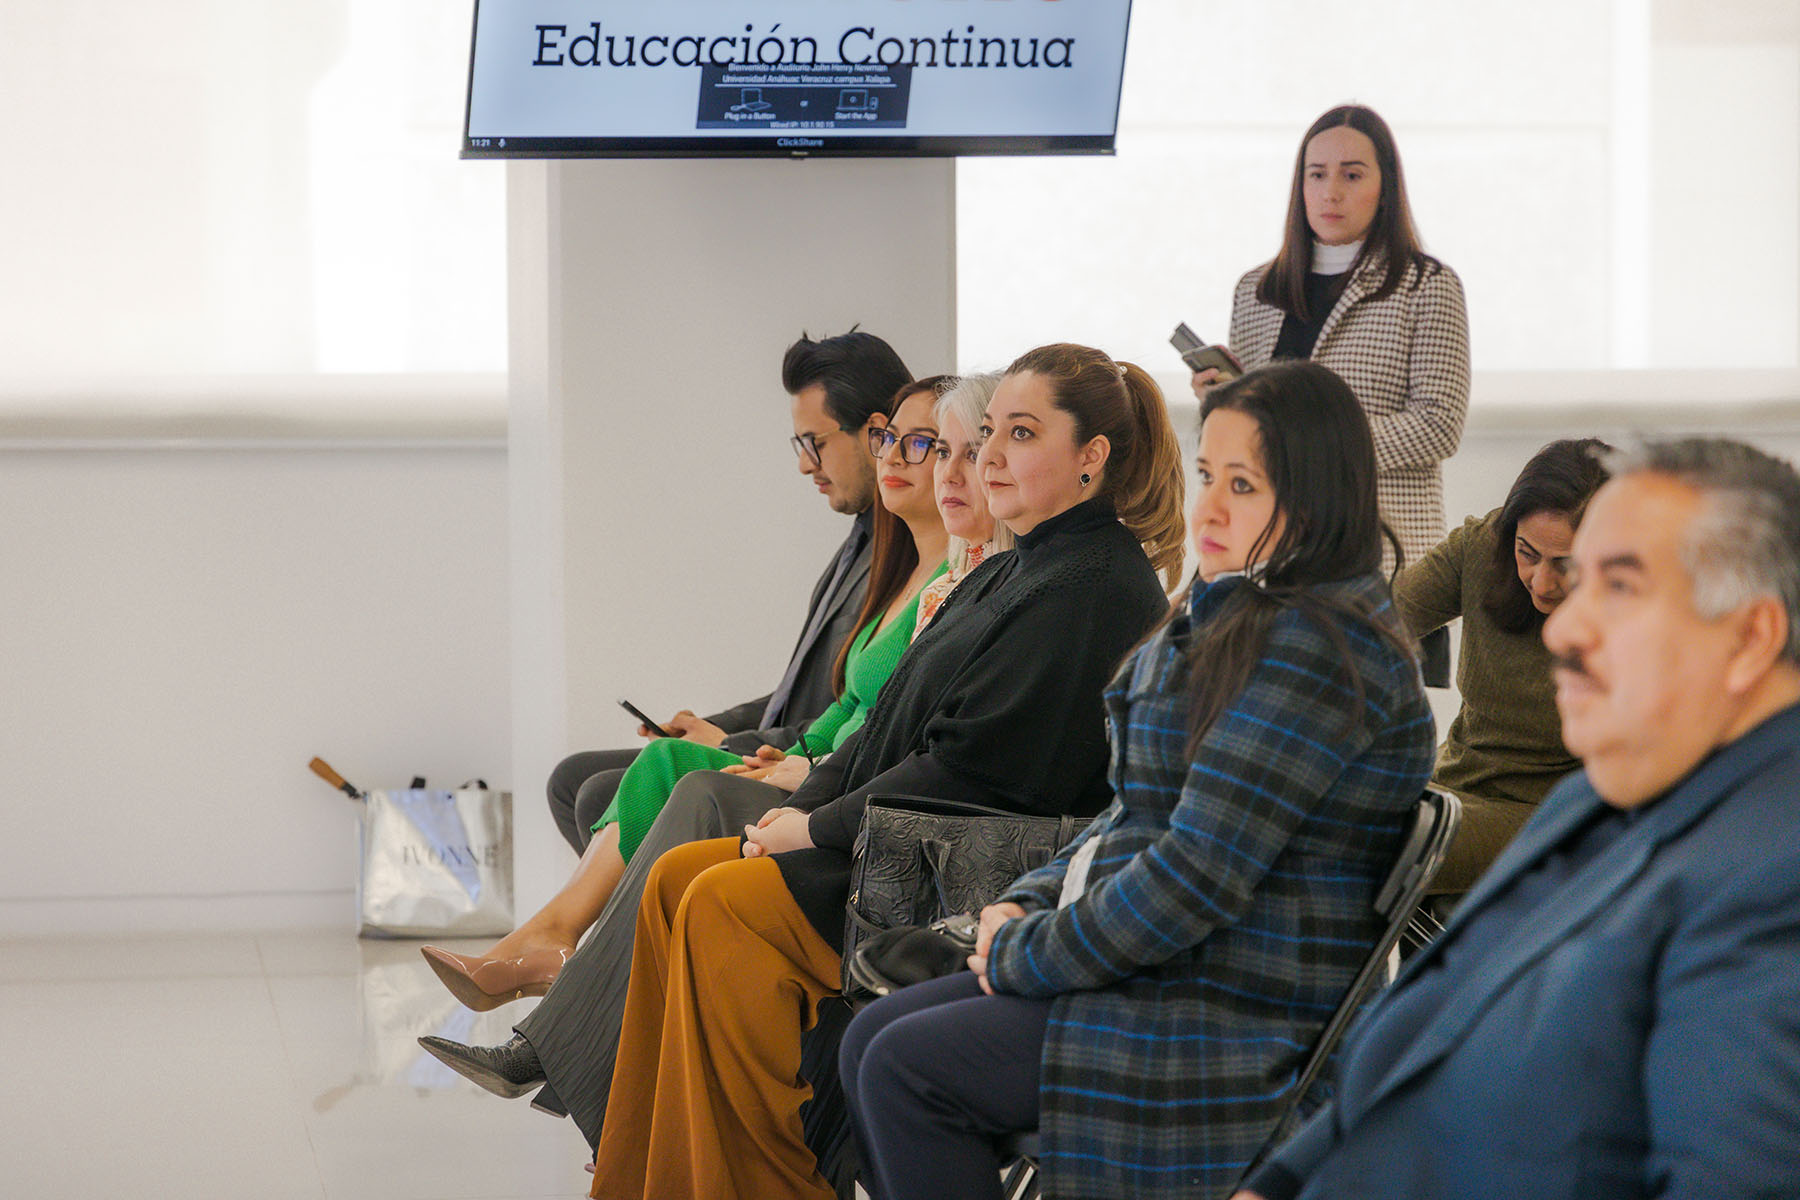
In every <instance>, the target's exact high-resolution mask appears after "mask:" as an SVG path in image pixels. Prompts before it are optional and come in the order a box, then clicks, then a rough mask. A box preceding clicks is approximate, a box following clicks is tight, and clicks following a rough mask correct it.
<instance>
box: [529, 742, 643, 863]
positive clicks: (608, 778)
mask: <svg viewBox="0 0 1800 1200" xmlns="http://www.w3.org/2000/svg"><path fill="white" fill-rule="evenodd" d="M637 756H638V752H637V750H635V749H631V750H583V751H581V752H579V753H577V754H571V755H569V757H567V758H565V759H563V760H562V761H561V762H559V763H557V764H556V769H555V770H554V771H552V772H550V782H549V783H548V784H547V785H546V787H545V789H544V790H545V791H546V792H548V793H549V799H550V816H551V819H553V820H554V821H555V822H556V827H557V829H559V830H561V831H562V835H563V840H564V841H566V842H568V843H569V845H571V846H573V847H574V848H575V853H577V854H580V853H582V852H583V851H585V850H586V849H587V844H588V841H589V840H590V839H592V838H593V836H594V822H595V821H598V820H599V819H600V814H602V813H604V812H605V811H606V807H607V805H609V804H611V803H612V799H613V793H614V792H616V791H618V790H619V780H621V779H623V778H624V777H625V768H627V767H629V766H630V765H631V764H632V761H633V760H634V759H636V758H637Z"/></svg>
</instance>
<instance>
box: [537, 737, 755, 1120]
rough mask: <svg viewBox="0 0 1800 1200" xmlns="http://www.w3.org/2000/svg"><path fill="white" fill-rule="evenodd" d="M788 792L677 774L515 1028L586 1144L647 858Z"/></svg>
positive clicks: (619, 1012)
mask: <svg viewBox="0 0 1800 1200" xmlns="http://www.w3.org/2000/svg"><path fill="white" fill-rule="evenodd" d="M787 798H788V794H787V793H786V792H784V791H782V790H781V789H780V788H776V787H771V786H770V785H768V784H766V783H759V782H757V781H756V780H753V779H745V778H743V777H741V776H738V775H726V774H724V773H722V772H719V771H694V772H691V773H689V774H688V775H686V776H684V777H683V778H682V780H681V782H680V783H678V784H676V785H675V790H674V791H673V792H671V793H670V794H669V803H668V804H667V805H666V806H665V807H664V808H663V810H662V815H660V816H658V817H657V818H656V823H655V824H653V825H651V826H650V832H649V833H647V834H645V835H644V840H643V842H642V843H641V844H640V845H639V846H638V849H637V853H635V854H633V855H632V856H631V861H630V862H629V863H627V864H626V866H625V874H624V876H623V877H622V878H621V879H620V880H619V886H618V889H617V890H616V891H614V892H613V895H612V899H611V900H609V901H607V904H606V908H605V910H604V911H602V912H601V914H600V919H599V920H598V921H596V922H594V927H593V928H592V929H591V930H589V931H588V935H587V937H586V938H585V939H584V940H583V941H582V943H581V945H580V946H579V947H578V948H577V949H576V951H575V953H574V955H573V956H572V957H571V958H570V959H569V961H568V962H566V963H564V964H563V969H562V972H561V973H560V974H559V975H557V977H556V983H555V984H553V985H552V986H551V988H550V992H549V994H548V995H546V996H545V997H544V998H543V1000H542V1001H540V1002H539V1003H538V1006H537V1007H536V1008H535V1009H533V1010H532V1011H531V1013H530V1015H528V1016H527V1017H526V1018H525V1019H524V1020H523V1021H521V1022H520V1023H519V1024H518V1026H517V1027H516V1028H517V1031H518V1033H520V1034H521V1035H522V1036H523V1037H524V1038H525V1040H526V1041H528V1042H530V1043H531V1048H532V1049H533V1050H535V1051H537V1056H538V1061H539V1062H541V1063H542V1064H543V1066H544V1076H545V1078H546V1079H548V1080H549V1081H550V1086H551V1087H552V1088H554V1089H555V1090H556V1095H557V1097H558V1098H559V1099H561V1100H562V1102H563V1104H565V1105H566V1106H567V1107H568V1110H569V1116H571V1117H573V1118H574V1119H575V1123H576V1124H577V1125H579V1126H580V1127H581V1132H582V1135H583V1136H584V1137H586V1138H587V1140H588V1145H589V1146H594V1147H598V1146H599V1144H600V1127H601V1125H602V1123H604V1121H605V1119H606V1098H607V1093H608V1092H609V1091H610V1090H611V1089H612V1075H613V1062H614V1061H615V1060H616V1059H617V1058H618V1054H619V1026H620V1024H621V1022H622V1021H623V1020H624V1016H625V985H626V982H627V981H628V980H629V979H630V977H631V950H632V945H633V943H634V941H635V940H636V937H637V912H638V902H639V901H640V900H641V899H642V898H643V895H644V882H645V879H646V877H648V875H649V874H650V868H651V866H653V865H654V864H655V862H656V860H657V859H658V858H659V857H661V855H662V854H663V852H664V851H666V850H670V849H673V848H674V847H676V846H681V845H686V844H687V843H688V842H697V841H702V840H704V839H706V838H717V837H731V836H735V835H737V834H741V833H742V832H743V831H744V826H746V825H751V824H754V823H755V822H756V821H757V820H758V819H759V818H760V817H761V816H762V815H763V814H764V813H766V812H768V811H769V810H770V809H772V808H779V807H781V805H783V804H784V803H786V802H787Z"/></svg>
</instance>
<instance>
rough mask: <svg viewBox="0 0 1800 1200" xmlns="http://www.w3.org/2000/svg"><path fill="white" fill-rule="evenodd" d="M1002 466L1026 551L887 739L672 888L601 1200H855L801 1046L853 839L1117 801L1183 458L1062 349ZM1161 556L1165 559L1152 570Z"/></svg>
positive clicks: (947, 616) (981, 464) (994, 453)
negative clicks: (1128, 690)
mask: <svg viewBox="0 0 1800 1200" xmlns="http://www.w3.org/2000/svg"><path fill="white" fill-rule="evenodd" d="M983 433H984V434H985V435H986V441H985V444H984V446H983V448H982V451H981V454H980V457H979V459H978V468H979V473H980V476H981V478H982V481H983V483H984V484H985V485H986V486H987V488H988V497H989V499H988V503H989V507H990V509H991V510H992V512H993V514H994V516H995V517H996V518H997V519H999V520H1001V521H1004V522H1005V523H1006V525H1007V526H1008V527H1009V528H1010V529H1011V530H1012V531H1013V532H1014V533H1015V534H1016V535H1018V547H1017V549H1016V550H1015V551H1014V552H1013V553H1011V554H1003V555H998V556H995V557H994V558H991V559H989V560H988V561H987V562H985V563H983V564H982V565H981V566H980V567H979V568H977V569H976V571H975V572H974V573H972V574H971V575H970V576H969V577H968V579H966V580H965V581H964V582H963V583H962V584H961V585H960V586H958V588H957V589H956V591H955V592H953V593H952V594H951V596H950V598H949V599H948V600H946V601H945V602H944V606H943V608H942V609H940V610H939V612H938V614H937V616H936V618H935V619H934V620H933V621H932V623H931V625H929V626H928V627H927V628H926V630H925V632H924V633H923V634H921V635H920V636H919V638H918V640H917V641H916V642H914V644H913V646H912V647H911V649H909V650H908V651H907V653H906V655H905V656H904V657H903V658H902V659H901V661H900V665H899V666H898V667H897V668H896V669H895V671H894V674H893V675H892V676H891V677H890V679H889V681H888V684H887V686H886V687H885V688H884V689H883V690H882V693H881V696H880V698H879V699H878V700H877V702H876V705H875V708H874V711H873V712H872V713H871V714H870V716H869V719H868V722H867V723H866V724H865V725H864V726H863V728H862V729H861V730H860V731H858V733H857V734H855V735H854V736H853V737H852V738H851V739H850V740H849V741H848V742H846V743H845V744H844V746H843V747H842V748H840V749H839V751H838V752H837V753H836V754H835V755H833V756H832V758H831V759H830V760H829V761H828V762H827V763H824V764H821V766H820V767H819V769H817V770H815V771H814V772H813V774H812V775H811V776H809V777H808V779H807V781H806V783H805V784H804V785H803V786H802V787H801V788H800V790H799V791H797V792H795V794H794V801H793V806H792V807H789V808H783V809H777V810H776V811H775V812H773V813H770V814H769V815H768V816H767V817H765V818H764V819H763V821H762V822H761V823H760V824H759V825H758V826H756V827H753V828H750V829H748V830H746V835H745V837H746V840H745V842H744V844H743V847H742V850H741V855H742V856H741V857H740V847H739V843H738V841H737V840H736V839H721V840H718V841H711V842H696V843H693V844H691V845H689V846H685V847H682V848H680V849H677V850H673V851H670V852H669V853H667V854H665V855H664V856H663V858H662V859H661V860H660V861H659V862H658V863H657V865H656V867H655V868H653V869H652V871H651V875H650V880H649V883H648V884H647V886H646V888H645V892H644V901H643V904H642V905H641V907H640V908H639V916H638V933H637V945H636V947H635V949H634V951H633V959H632V973H631V981H630V986H629V992H628V997H627V1000H626V1005H625V1020H624V1029H623V1031H622V1034H621V1039H620V1042H621V1044H620V1051H619V1058H618V1064H617V1067H616V1069H615V1071H614V1075H613V1089H612V1094H611V1096H610V1097H609V1099H608V1102H607V1119H606V1126H605V1128H604V1130H603V1131H602V1133H601V1139H600V1149H599V1153H598V1155H597V1156H596V1170H595V1184H594V1193H593V1194H594V1195H595V1196H630V1197H642V1196H647V1195H655V1196H657V1197H689V1196H691V1197H701V1196H715V1195H732V1196H793V1197H816V1198H818V1200H825V1198H826V1197H829V1196H831V1195H832V1192H831V1189H830V1188H829V1187H828V1186H827V1185H826V1183H825V1181H824V1180H823V1179H822V1178H821V1177H820V1176H819V1174H818V1172H817V1170H816V1168H815V1164H814V1162H813V1158H812V1155H811V1154H810V1152H808V1151H807V1149H806V1147H805V1145H804V1144H803V1143H802V1140H801V1122H800V1115H799V1109H800V1105H801V1103H802V1102H803V1101H804V1100H805V1099H806V1097H807V1090H806V1088H805V1087H804V1086H803V1085H799V1084H797V1083H796V1078H797V1075H798V1070H799V1062H800V1035H801V1032H802V1031H803V1030H804V1029H806V1028H807V1027H808V1026H810V1025H811V1023H812V1022H813V1020H814V1019H815V1013H816V1006H817V1004H818V1002H819V1001H820V1000H821V999H822V998H824V997H826V996H828V995H832V994H835V993H836V991H837V989H838V981H839V978H840V962H839V947H840V943H841V937H842V932H843V923H844V901H845V898H846V893H847V891H848V880H849V867H850V857H849V849H850V844H851V839H852V838H853V837H854V836H855V833H856V830H857V827H858V825H859V823H860V821H861V817H862V810H863V807H864V805H865V803H866V801H867V799H868V797H869V796H870V795H872V794H881V793H889V792H912V793H924V794H929V795H936V796H942V797H946V798H953V799H964V800H971V801H975V802H978V803H982V804H987V805H992V806H995V807H1000V808H1007V809H1011V810H1014V811H1019V812H1040V813H1056V814H1064V813H1082V814H1089V813H1093V812H1096V811H1098V810H1099V809H1100V808H1101V807H1102V806H1103V805H1104V804H1105V803H1106V801H1107V799H1108V798H1109V792H1108V789H1107V786H1106V782H1105V778H1104V771H1105V768H1106V760H1107V743H1106V731H1105V718H1104V716H1103V713H1102V709H1101V703H1100V693H1101V689H1102V687H1103V686H1104V684H1105V682H1106V680H1107V679H1108V678H1109V677H1110V676H1111V674H1112V671H1113V669H1114V668H1115V667H1116V666H1117V664H1118V662H1119V659H1120V658H1121V657H1122V656H1123V655H1124V653H1125V652H1126V651H1127V650H1128V649H1129V648H1130V647H1131V646H1132V645H1133V644H1134V643H1135V642H1136V641H1137V640H1138V639H1139V638H1140V637H1142V636H1143V635H1144V633H1145V632H1147V631H1148V630H1149V628H1150V627H1151V626H1152V625H1153V624H1154V623H1155V622H1156V620H1157V618H1158V617H1159V616H1160V615H1161V614H1162V613H1163V611H1165V609H1166V607H1167V600H1166V598H1165V596H1164V592H1163V589H1162V588H1161V587H1159V586H1158V583H1157V579H1156V570H1157V569H1161V570H1163V571H1164V572H1165V574H1166V576H1167V579H1168V581H1169V583H1170V585H1171V586H1172V585H1173V583H1174V581H1175V579H1176V578H1177V574H1178V572H1179V571H1180V569H1181V563H1182V541H1183V530H1182V513H1181V509H1182V470H1181V463H1180V451H1179V449H1178V448H1177V443H1176V438H1175V434H1174V431H1173V429H1172V428H1171V427H1170V425H1169V418H1168V413H1167V410H1166V408H1165V406H1164V404H1163V399H1162V395H1161V393H1160V392H1159V391H1158V390H1157V388H1156V385H1155V384H1154V383H1153V382H1152V381H1151V380H1150V378H1149V377H1148V376H1147V375H1146V374H1144V372H1143V371H1141V370H1139V369H1138V368H1136V367H1133V366H1130V365H1125V366H1121V365H1119V364H1117V363H1115V362H1113V361H1112V360H1111V359H1110V358H1108V357H1107V356H1106V355H1104V354H1102V353H1100V352H1099V351H1096V350H1090V349H1087V348H1085V347H1078V346H1047V347H1044V348H1041V349H1039V350H1034V351H1032V352H1031V353H1029V354H1026V355H1025V356H1024V357H1022V358H1020V359H1019V360H1018V361H1017V362H1015V363H1014V364H1013V365H1012V367H1011V368H1010V369H1009V370H1008V371H1007V373H1006V377H1005V378H1004V379H1003V381H1002V382H1001V384H1000V386H999V388H998V389H997V390H996V391H995V393H994V396H993V399H992V400H991V401H990V403H989V405H988V410H987V421H986V422H985V424H984V428H983ZM1146 551H1148V555H1147V554H1146Z"/></svg>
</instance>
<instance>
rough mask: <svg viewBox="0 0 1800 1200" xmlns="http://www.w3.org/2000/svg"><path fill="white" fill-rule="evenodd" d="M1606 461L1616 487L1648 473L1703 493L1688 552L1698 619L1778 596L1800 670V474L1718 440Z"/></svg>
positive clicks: (1666, 444) (1654, 445)
mask: <svg viewBox="0 0 1800 1200" xmlns="http://www.w3.org/2000/svg"><path fill="white" fill-rule="evenodd" d="M1603 458H1604V461H1605V463H1606V466H1607V469H1608V470H1610V471H1611V472H1612V474H1613V477H1614V478H1615V479H1616V478H1618V477H1619V476H1621V475H1627V474H1634V473H1637V472H1648V473H1650V474H1655V475H1666V476H1668V477H1670V478H1672V479H1675V480H1678V481H1680V482H1681V483H1684V484H1686V485H1687V486H1689V487H1691V488H1693V489H1694V490H1695V491H1697V492H1699V493H1700V495H1701V498H1702V500H1703V501H1704V503H1703V506H1702V508H1701V510H1700V513H1699V515H1698V516H1696V517H1695V518H1694V521H1693V523H1692V524H1691V525H1690V526H1689V528H1688V532H1687V541H1686V543H1685V544H1684V545H1683V546H1682V548H1681V562H1682V565H1683V566H1684V567H1686V568H1687V571H1688V574H1689V575H1690V576H1692V578H1693V581H1694V582H1693V590H1692V592H1691V599H1692V601H1693V605H1694V611H1695V612H1697V613H1699V614H1700V615H1701V616H1702V617H1704V618H1706V619H1707V620H1714V619H1717V618H1718V617H1722V616H1724V615H1725V614H1726V613H1728V612H1731V611H1732V610H1733V609H1736V608H1740V607H1742V606H1743V605H1745V604H1748V603H1749V602H1750V601H1752V600H1754V599H1756V598H1757V597H1758V596H1774V597H1775V598H1776V599H1777V600H1779V601H1780V602H1781V606H1782V608H1783V609H1785V610H1786V612H1787V622H1788V631H1787V635H1788V637H1787V646H1786V648H1785V649H1784V650H1783V652H1782V657H1783V658H1784V659H1786V660H1787V661H1788V662H1789V663H1793V664H1796V665H1800V474H1796V473H1795V471H1794V468H1793V467H1792V466H1790V465H1789V464H1788V463H1786V462H1783V461H1782V460H1781V459H1779V458H1776V457H1774V456H1773V455H1770V454H1765V453H1763V452H1762V451H1761V450H1758V449H1756V448H1755V447H1753V446H1747V445H1745V444H1744V443H1742V442H1735V441H1732V440H1730V439H1729V438H1717V437H1692V438H1679V439H1674V440H1670V441H1645V442H1641V443H1639V444H1637V445H1635V446H1629V447H1627V448H1625V449H1623V450H1615V451H1613V452H1612V453H1611V454H1609V455H1605V456H1603Z"/></svg>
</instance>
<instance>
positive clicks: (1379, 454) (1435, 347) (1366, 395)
mask: <svg viewBox="0 0 1800 1200" xmlns="http://www.w3.org/2000/svg"><path fill="white" fill-rule="evenodd" d="M1268 269H1269V264H1268V263H1264V264H1263V265H1262V266H1260V267H1257V268H1256V269H1255V270H1253V271H1251V272H1249V273H1248V274H1247V275H1245V276H1244V277H1243V278H1242V279H1240V280H1238V285H1237V292H1236V294H1235V295H1234V296H1233V297H1232V301H1231V340H1230V344H1231V349H1232V352H1233V353H1234V354H1236V355H1237V356H1238V359H1239V360H1240V361H1241V362H1242V363H1243V364H1244V366H1245V367H1260V366H1262V365H1263V364H1265V363H1267V362H1268V361H1269V360H1270V358H1271V357H1273V356H1274V353H1275V342H1276V339H1277V338H1279V337H1280V336H1281V323H1282V321H1283V320H1284V319H1285V318H1286V316H1287V314H1286V313H1284V312H1282V311H1281V310H1280V309H1279V308H1275V307H1273V306H1272V305H1268V304H1264V303H1263V302H1262V301H1260V300H1258V299H1257V298H1256V285H1257V283H1258V282H1260V281H1261V279H1262V277H1263V273H1264V272H1266V271H1267V270H1268ZM1386 270H1387V267H1386V265H1385V264H1384V263H1379V262H1377V263H1366V264H1364V265H1363V267H1362V268H1360V269H1359V270H1358V271H1357V272H1356V274H1355V275H1354V276H1353V277H1352V278H1351V279H1350V281H1349V283H1347V284H1346V285H1345V287H1344V291H1343V293H1342V294H1341V295H1340V296H1339V297H1338V301H1337V303H1336V304H1335V305H1333V306H1332V309H1331V312H1330V314H1329V315H1327V316H1326V318H1325V324H1324V326H1323V327H1322V328H1321V329H1320V330H1319V340H1318V341H1317V342H1316V343H1315V344H1314V346H1313V353H1312V360H1313V361H1314V362H1316V363H1319V364H1321V365H1323V366H1327V367H1330V368H1331V369H1332V370H1334V371H1336V372H1337V373H1338V374H1339V375H1342V376H1343V377H1344V381H1345V382H1346V383H1348V384H1349V385H1350V389H1351V390H1352V391H1354V392H1355V393H1356V397H1357V399H1359V400H1361V401H1362V406H1363V411H1365V412H1367V413H1368V414H1369V426H1370V429H1371V430H1372V431H1373V433H1374V435H1375V470H1376V472H1377V474H1376V490H1377V492H1378V494H1379V496H1380V500H1381V513H1382V516H1383V517H1385V518H1386V519H1387V522H1388V524H1389V525H1390V526H1392V527H1393V530H1394V533H1395V534H1396V536H1398V537H1399V539H1400V545H1401V547H1402V548H1403V549H1404V550H1405V551H1406V561H1407V562H1409V563H1413V562H1418V561H1419V559H1421V558H1423V557H1424V555H1425V552H1426V551H1428V550H1430V549H1431V548H1432V547H1433V546H1435V545H1437V544H1438V542H1440V541H1442V540H1443V537H1444V475H1443V471H1442V469H1441V468H1440V466H1439V464H1440V463H1442V462H1443V460H1444V459H1446V458H1449V457H1450V456H1451V455H1452V454H1455V453H1456V447H1457V444H1458V443H1459V442H1461V441H1462V430H1463V420H1464V418H1466V417H1467V416H1468V412H1469V314H1468V309H1467V308H1466V307H1465V305H1464V303H1463V290H1462V281H1461V280H1460V279H1458V278H1457V277H1456V272H1455V271H1452V270H1451V269H1450V268H1449V267H1447V266H1444V265H1443V264H1441V263H1437V264H1435V265H1434V266H1433V267H1431V268H1428V269H1426V270H1423V271H1421V269H1420V268H1419V267H1418V266H1414V267H1413V268H1412V269H1411V270H1409V271H1408V272H1407V273H1406V276H1405V278H1403V279H1402V280H1401V282H1400V286H1399V287H1398V288H1396V289H1395V290H1394V292H1393V293H1392V294H1391V295H1388V296H1385V297H1383V298H1382V299H1380V300H1373V299H1370V298H1369V297H1370V295H1371V294H1372V293H1373V292H1374V291H1375V290H1376V289H1377V288H1379V287H1380V286H1381V279H1382V275H1383V274H1384V273H1385V272H1386ZM1383 561H1384V563H1385V564H1386V569H1391V568H1392V567H1393V562H1392V561H1391V552H1384V556H1383Z"/></svg>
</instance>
